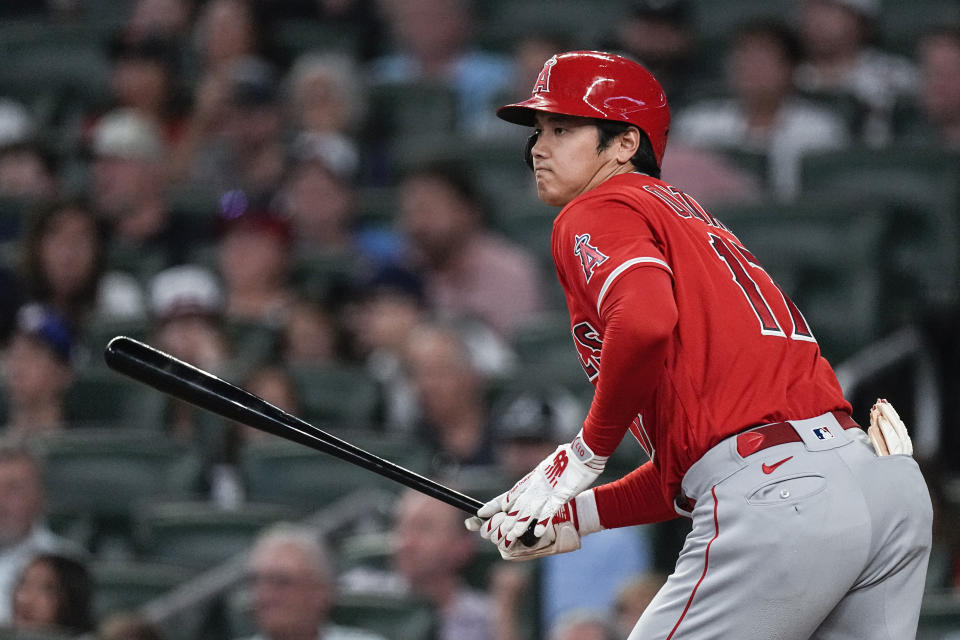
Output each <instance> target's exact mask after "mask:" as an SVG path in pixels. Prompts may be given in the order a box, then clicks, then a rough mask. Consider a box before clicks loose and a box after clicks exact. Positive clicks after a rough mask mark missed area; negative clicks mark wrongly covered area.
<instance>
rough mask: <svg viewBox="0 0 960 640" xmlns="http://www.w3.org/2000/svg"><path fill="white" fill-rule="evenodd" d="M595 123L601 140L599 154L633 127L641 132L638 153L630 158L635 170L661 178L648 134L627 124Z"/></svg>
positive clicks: (612, 121) (598, 147)
mask: <svg viewBox="0 0 960 640" xmlns="http://www.w3.org/2000/svg"><path fill="white" fill-rule="evenodd" d="M594 122H595V123H596V125H597V134H598V138H599V141H598V143H597V151H598V152H599V151H603V150H604V149H606V148H607V147H608V146H610V143H611V142H613V139H614V138H616V137H617V136H619V135H620V134H621V133H623V132H624V131H626V130H627V129H629V128H630V127H633V128H634V129H636V130H637V131H639V132H640V144H639V146H638V147H637V152H636V153H635V154H633V157H632V158H630V162H631V163H632V164H633V168H634V169H636V170H637V171H639V172H641V173H645V174H647V175H648V176H651V177H654V178H657V179H659V178H660V167H658V166H657V156H656V155H654V153H653V145H652V144H650V137H649V136H647V134H646V132H644V131H643V130H642V129H640V128H639V127H637V126H636V125H633V124H629V123H627V122H617V121H615V120H599V119H596V120H594Z"/></svg>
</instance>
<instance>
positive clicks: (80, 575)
mask: <svg viewBox="0 0 960 640" xmlns="http://www.w3.org/2000/svg"><path fill="white" fill-rule="evenodd" d="M36 564H46V565H47V566H49V567H50V568H51V569H52V570H53V572H54V574H55V575H56V577H57V609H56V621H55V622H56V625H57V626H58V627H60V628H62V629H64V630H67V631H70V632H72V633H86V632H88V631H93V629H94V619H93V605H92V601H93V579H92V578H91V576H90V572H89V571H88V570H87V567H86V565H84V563H83V562H81V561H79V560H77V559H74V558H71V557H68V556H64V555H59V554H56V553H40V554H37V555H35V556H34V557H33V559H31V560H30V562H29V564H27V568H29V567H32V566H33V565H36ZM24 573H26V568H24V570H23V572H21V574H20V576H21V580H22V579H23V575H24Z"/></svg>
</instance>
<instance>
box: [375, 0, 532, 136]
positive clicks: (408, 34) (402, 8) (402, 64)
mask: <svg viewBox="0 0 960 640" xmlns="http://www.w3.org/2000/svg"><path fill="white" fill-rule="evenodd" d="M381 6H382V7H384V16H385V19H386V22H387V23H388V25H389V29H390V31H391V32H392V34H393V37H394V41H395V42H396V50H395V51H394V52H393V53H390V54H387V55H385V56H382V57H381V58H378V59H377V60H374V61H373V63H372V68H371V76H372V79H373V82H375V83H409V82H437V83H440V84H444V85H446V86H449V87H450V88H451V89H453V90H454V92H455V93H456V96H457V99H458V104H459V119H460V123H461V125H462V129H463V131H465V132H467V133H470V134H473V135H485V134H488V133H490V132H492V131H497V130H500V129H501V127H500V125H499V123H497V122H496V120H495V119H493V118H492V116H491V114H492V113H493V106H494V104H495V103H496V101H497V100H498V99H499V97H500V96H501V95H502V94H503V93H504V91H507V90H509V88H510V86H511V84H512V83H513V68H512V66H511V64H510V60H509V58H507V57H504V56H501V55H498V54H494V53H488V52H485V51H482V50H480V49H478V48H476V47H475V46H474V45H473V44H472V42H471V37H472V34H471V28H472V24H471V22H472V15H471V13H470V3H469V2H467V0H401V1H399V2H384V3H381Z"/></svg>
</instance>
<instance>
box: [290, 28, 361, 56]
mask: <svg viewBox="0 0 960 640" xmlns="http://www.w3.org/2000/svg"><path fill="white" fill-rule="evenodd" d="M271 41H272V42H273V43H274V44H275V45H276V46H277V47H278V48H279V49H280V50H281V51H282V52H283V53H284V54H285V56H286V57H287V59H289V60H294V59H296V58H297V57H298V56H301V55H303V54H309V53H315V52H317V53H319V52H332V53H342V54H346V55H349V56H356V55H358V54H359V53H360V45H361V40H360V34H359V33H357V31H356V30H355V29H351V28H350V27H349V26H347V25H344V24H342V23H339V24H338V23H332V22H321V21H319V20H301V19H295V20H294V19H284V20H277V21H276V22H275V24H274V25H273V28H272V29H271Z"/></svg>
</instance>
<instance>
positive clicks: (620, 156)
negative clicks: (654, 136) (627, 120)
mask: <svg viewBox="0 0 960 640" xmlns="http://www.w3.org/2000/svg"><path fill="white" fill-rule="evenodd" d="M614 144H616V145H617V147H616V150H617V162H619V163H620V164H627V163H628V162H630V159H631V158H633V156H634V155H636V153H637V150H638V149H639V148H640V130H639V129H637V128H636V127H627V129H626V130H625V131H624V132H623V133H621V134H620V135H619V136H617V139H616V141H615V142H614Z"/></svg>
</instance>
